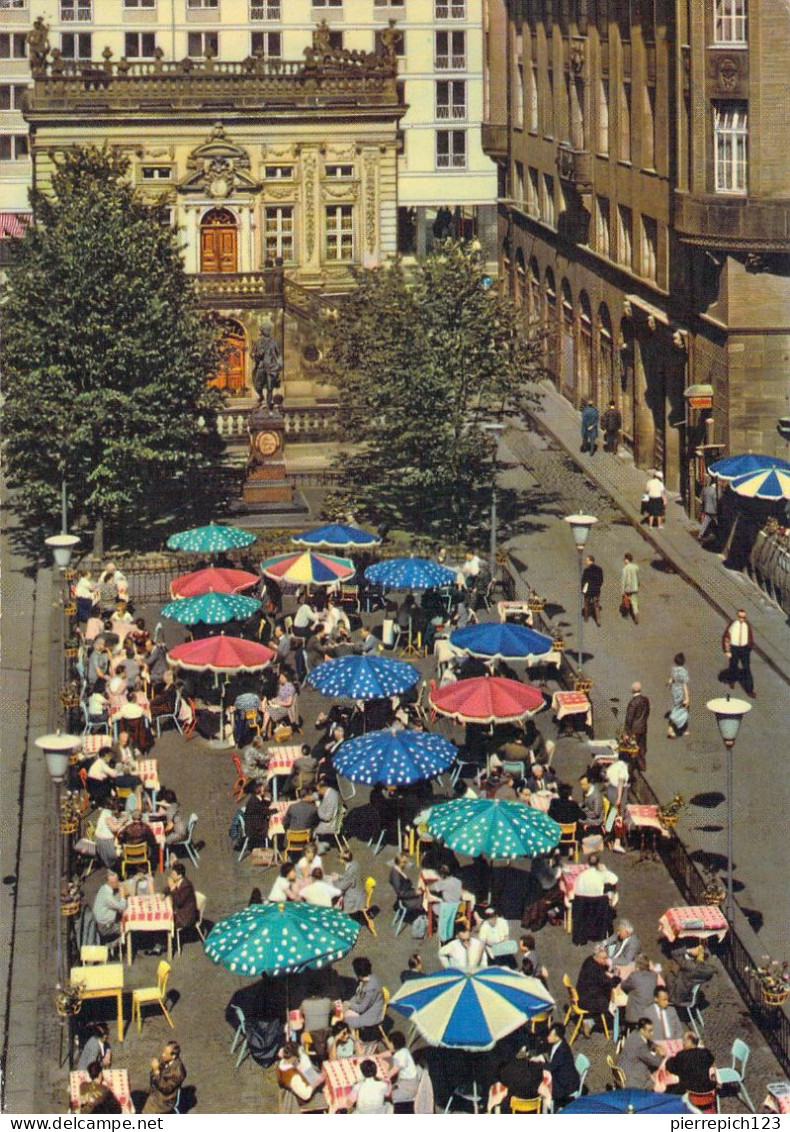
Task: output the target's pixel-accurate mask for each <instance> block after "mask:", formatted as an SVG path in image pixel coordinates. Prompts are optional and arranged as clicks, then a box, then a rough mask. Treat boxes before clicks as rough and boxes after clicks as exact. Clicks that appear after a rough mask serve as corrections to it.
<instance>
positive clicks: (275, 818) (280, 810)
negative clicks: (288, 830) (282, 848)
mask: <svg viewBox="0 0 790 1132" xmlns="http://www.w3.org/2000/svg"><path fill="white" fill-rule="evenodd" d="M291 805H293V803H292V802H273V803H272V806H271V810H270V814H271V816H270V817H269V831H268V832H269V840H271V839H272V838H273V837H282V836H283V835H284V834H285V829H284V828H283V818H284V817H285V811H286V810H287V809H288V807H289V806H291Z"/></svg>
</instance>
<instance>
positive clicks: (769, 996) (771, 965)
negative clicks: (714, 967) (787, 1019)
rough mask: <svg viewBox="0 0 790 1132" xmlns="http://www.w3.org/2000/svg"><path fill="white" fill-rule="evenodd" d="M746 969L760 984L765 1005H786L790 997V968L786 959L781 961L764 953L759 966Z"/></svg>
mask: <svg viewBox="0 0 790 1132" xmlns="http://www.w3.org/2000/svg"><path fill="white" fill-rule="evenodd" d="M744 971H745V973H746V974H747V975H751V977H752V978H754V979H756V980H757V982H758V983H759V984H760V992H761V994H762V999H763V1003H764V1005H765V1006H772V1007H779V1006H784V1004H785V1003H786V1002H787V999H788V997H790V970H788V962H787V960H786V959H785V960H784V962H780V961H779V960H778V959H772V958H771V956H770V955H763V956H762V958H761V960H760V963H759V965H758V966H756V967H745V968H744Z"/></svg>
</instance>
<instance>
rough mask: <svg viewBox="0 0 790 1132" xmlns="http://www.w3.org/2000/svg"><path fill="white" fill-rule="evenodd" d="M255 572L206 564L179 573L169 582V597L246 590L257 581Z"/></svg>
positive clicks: (197, 595)
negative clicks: (204, 567)
mask: <svg viewBox="0 0 790 1132" xmlns="http://www.w3.org/2000/svg"><path fill="white" fill-rule="evenodd" d="M258 580H259V579H258V575H257V574H251V573H250V572H249V570H228V569H225V568H224V567H221V566H208V567H207V568H206V569H205V570H195V571H193V573H191V574H181V575H180V576H179V577H178V578H173V581H172V582H171V583H170V596H171V597H174V598H175V597H200V596H201V595H202V594H209V593H214V594H235V593H238V592H239V591H240V590H248V589H249V588H250V587H251V586H254V585H255V584H256V582H257V581H258Z"/></svg>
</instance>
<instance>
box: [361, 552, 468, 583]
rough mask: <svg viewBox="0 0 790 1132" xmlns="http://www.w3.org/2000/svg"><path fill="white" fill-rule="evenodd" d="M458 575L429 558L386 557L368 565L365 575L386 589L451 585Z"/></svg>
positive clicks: (370, 580)
mask: <svg viewBox="0 0 790 1132" xmlns="http://www.w3.org/2000/svg"><path fill="white" fill-rule="evenodd" d="M457 576H458V574H457V571H456V570H451V569H450V567H449V566H440V565H439V563H438V562H431V560H430V559H429V558H387V559H385V560H384V561H383V562H375V563H374V564H373V565H372V566H368V568H367V570H366V571H365V577H366V578H367V580H368V581H369V582H373V583H374V585H377V586H383V587H384V588H385V589H387V590H430V589H433V588H434V587H435V586H451V585H453V584H454V582H455V580H456V577H457Z"/></svg>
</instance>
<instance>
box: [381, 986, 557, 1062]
mask: <svg viewBox="0 0 790 1132" xmlns="http://www.w3.org/2000/svg"><path fill="white" fill-rule="evenodd" d="M389 1004H390V1006H391V1007H392V1008H393V1010H397V1011H398V1012H399V1013H400V1014H405V1015H406V1017H407V1018H409V1019H410V1020H411V1022H412V1023H413V1024H414V1026H415V1027H416V1029H417V1030H418V1031H419V1033H420V1034H421V1035H422V1037H423V1038H424V1039H425V1041H426V1042H428V1044H429V1045H432V1046H445V1047H448V1048H450V1049H468V1050H486V1049H493V1048H494V1046H495V1045H496V1043H497V1042H498V1041H500V1040H501V1039H502V1038H504V1037H505V1036H506V1035H507V1034H512V1033H513V1031H514V1030H518V1029H519V1027H520V1026H523V1025H524V1024H525V1023H526V1022H527V1021H528V1020H529V1019H530V1018H533V1017H534V1016H535V1015H536V1014H543V1013H545V1012H546V1011H547V1010H550V1009H551V1008H552V1006H553V1005H554V999H553V998H552V997H551V995H550V994H549V992H548V991H547V990H546V988H545V987H544V985H543V983H541V982H540V981H539V980H538V979H535V978H532V977H530V976H528V975H522V974H521V972H520V971H511V970H510V969H509V968H506V967H488V968H486V969H484V970H479V971H474V972H473V973H472V974H467V972H465V971H457V970H455V969H454V968H448V969H447V970H446V971H439V972H437V973H436V974H434V975H418V976H417V978H414V979H409V981H408V982H407V983H404V984H403V986H402V987H401V988H400V990H399V991H396V993H395V994H394V995H393V996H392V998H391V999H390V1003H389Z"/></svg>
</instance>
